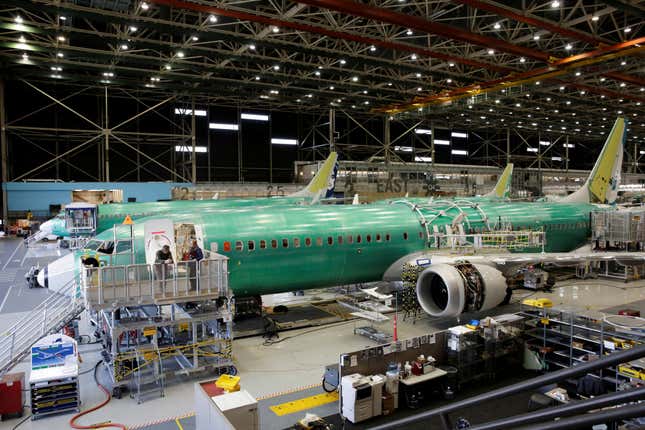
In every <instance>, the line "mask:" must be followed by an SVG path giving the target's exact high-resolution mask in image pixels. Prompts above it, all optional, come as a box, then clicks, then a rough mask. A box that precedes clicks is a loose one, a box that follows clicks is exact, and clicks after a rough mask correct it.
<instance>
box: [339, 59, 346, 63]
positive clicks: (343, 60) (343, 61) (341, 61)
mask: <svg viewBox="0 0 645 430" xmlns="http://www.w3.org/2000/svg"><path fill="white" fill-rule="evenodd" d="M339 62H340V64H347V61H346V60H345V59H341V60H340V61H339Z"/></svg>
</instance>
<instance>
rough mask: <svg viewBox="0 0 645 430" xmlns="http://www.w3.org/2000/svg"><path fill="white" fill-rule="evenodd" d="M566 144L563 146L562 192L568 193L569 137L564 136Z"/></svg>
mask: <svg viewBox="0 0 645 430" xmlns="http://www.w3.org/2000/svg"><path fill="white" fill-rule="evenodd" d="M565 138H566V140H565V142H566V144H565V145H564V160H565V161H564V172H565V177H564V191H565V192H568V191H569V135H567V136H565Z"/></svg>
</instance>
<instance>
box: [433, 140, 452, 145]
mask: <svg viewBox="0 0 645 430" xmlns="http://www.w3.org/2000/svg"><path fill="white" fill-rule="evenodd" d="M434 144H435V145H439V146H450V141H449V140H446V139H435V140H434Z"/></svg>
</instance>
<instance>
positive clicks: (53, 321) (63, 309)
mask: <svg viewBox="0 0 645 430" xmlns="http://www.w3.org/2000/svg"><path fill="white" fill-rule="evenodd" d="M76 291H77V285H76V283H75V282H74V281H71V282H69V283H68V284H67V285H65V286H64V287H63V288H62V289H61V290H60V292H59V293H53V294H52V295H50V296H49V297H47V298H46V299H45V300H43V302H42V303H40V304H39V305H38V306H36V307H35V308H34V309H33V310H32V311H31V312H29V313H28V314H27V315H25V316H24V317H22V318H21V319H20V320H19V321H18V322H16V323H15V324H14V325H13V326H11V327H9V328H8V329H7V330H4V331H2V332H0V377H1V376H2V375H4V374H5V373H6V372H8V371H9V370H10V369H11V368H12V367H13V366H15V365H16V364H18V363H19V362H20V360H22V359H23V357H24V356H25V355H27V354H28V353H29V351H30V350H31V346H32V345H33V344H34V343H36V342H37V341H38V340H40V339H41V338H42V337H44V336H47V335H49V334H52V333H57V332H58V331H60V330H62V328H63V327H65V326H66V325H67V324H68V323H69V322H70V321H72V320H74V319H75V318H76V317H78V315H80V313H81V312H82V311H83V310H84V309H85V305H84V303H83V301H82V300H81V299H78V298H76V296H77V294H76Z"/></svg>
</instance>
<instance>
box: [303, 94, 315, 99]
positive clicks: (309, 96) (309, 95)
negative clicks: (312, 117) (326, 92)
mask: <svg viewBox="0 0 645 430" xmlns="http://www.w3.org/2000/svg"><path fill="white" fill-rule="evenodd" d="M313 96H314V95H313V94H311V93H309V94H307V95H306V96H305V97H307V98H312V97H313Z"/></svg>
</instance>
